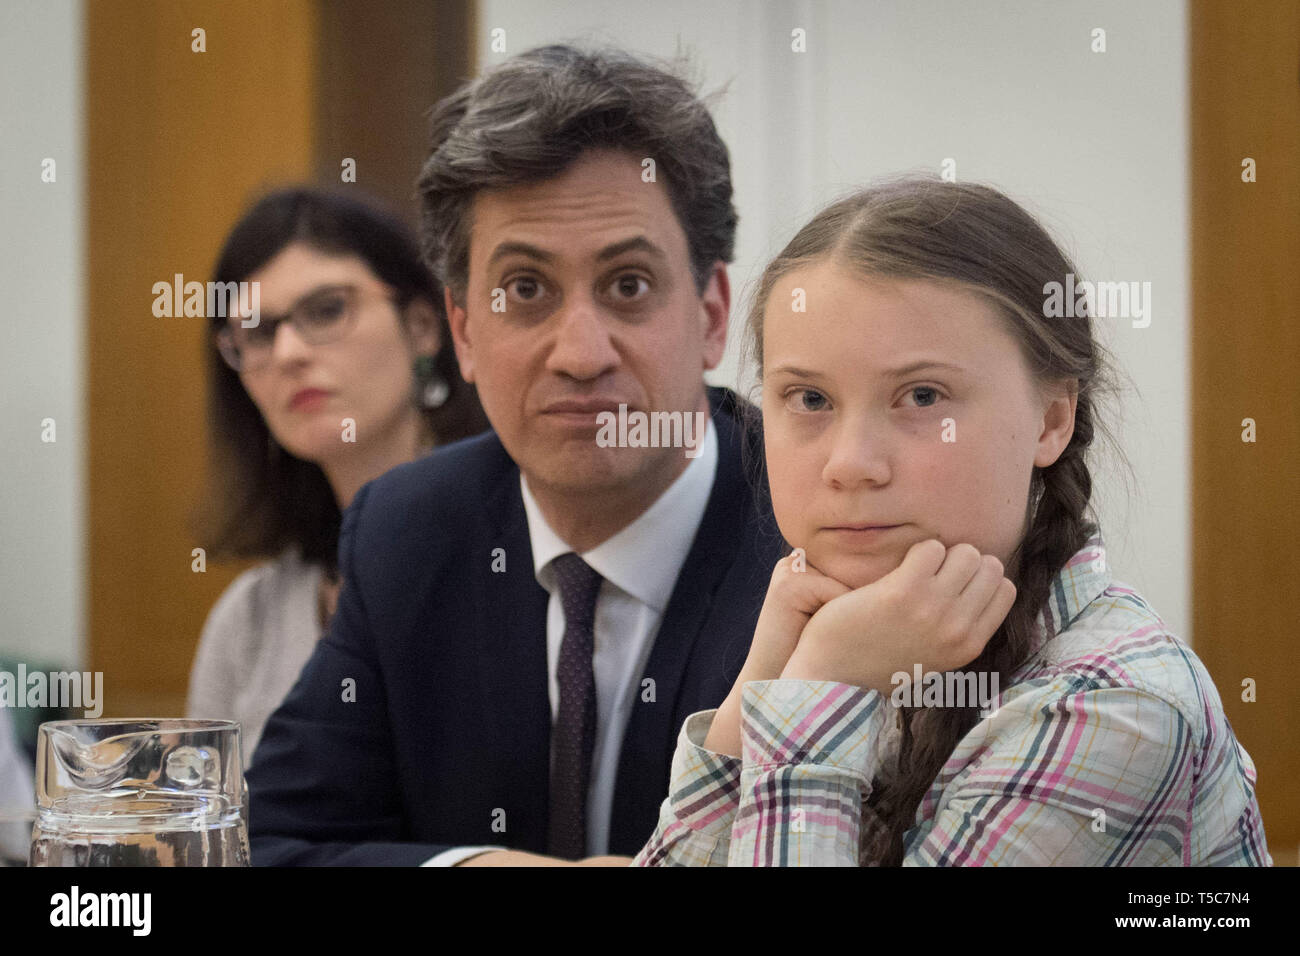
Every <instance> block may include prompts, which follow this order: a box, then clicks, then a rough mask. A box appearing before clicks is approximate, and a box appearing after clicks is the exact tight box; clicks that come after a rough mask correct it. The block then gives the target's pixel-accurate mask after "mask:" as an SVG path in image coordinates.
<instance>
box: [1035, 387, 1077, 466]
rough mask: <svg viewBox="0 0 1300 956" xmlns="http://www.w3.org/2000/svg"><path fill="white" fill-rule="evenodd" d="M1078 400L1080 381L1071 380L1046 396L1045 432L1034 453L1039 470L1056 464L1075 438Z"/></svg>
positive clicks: (1039, 439)
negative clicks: (1075, 412)
mask: <svg viewBox="0 0 1300 956" xmlns="http://www.w3.org/2000/svg"><path fill="white" fill-rule="evenodd" d="M1078 400H1079V381H1078V379H1069V380H1068V381H1066V382H1064V383H1062V384H1060V385H1059V386H1057V388H1056V389H1055V390H1054V391H1052V392H1050V393H1049V394H1048V395H1047V396H1046V401H1047V404H1046V406H1045V407H1044V409H1043V430H1042V433H1041V434H1040V435H1039V436H1038V449H1037V451H1036V452H1035V453H1034V464H1035V465H1037V466H1038V467H1039V468H1046V467H1047V466H1048V465H1051V464H1054V463H1055V462H1056V459H1058V458H1060V457H1061V453H1062V452H1063V451H1065V449H1066V447H1067V446H1068V445H1069V444H1070V439H1071V438H1073V437H1074V410H1075V407H1076V406H1077V404H1078Z"/></svg>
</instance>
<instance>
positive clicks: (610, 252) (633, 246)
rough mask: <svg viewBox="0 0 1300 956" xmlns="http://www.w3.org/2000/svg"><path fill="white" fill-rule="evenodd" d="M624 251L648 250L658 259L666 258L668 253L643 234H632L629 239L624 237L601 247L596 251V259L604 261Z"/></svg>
mask: <svg viewBox="0 0 1300 956" xmlns="http://www.w3.org/2000/svg"><path fill="white" fill-rule="evenodd" d="M625 252H648V253H649V254H650V255H652V256H657V257H658V258H660V259H667V258H668V254H667V253H666V252H664V251H663V250H662V249H660V248H659V247H658V246H656V245H655V244H654V243H653V242H651V241H650V240H649V239H647V238H646V237H645V236H633V237H632V238H631V239H624V240H622V241H621V242H614V243H611V244H610V245H608V246H606V247H605V248H604V249H601V250H600V252H598V253H596V261H597V262H604V261H605V260H607V259H613V258H615V257H616V256H621V255H622V254H623V253H625Z"/></svg>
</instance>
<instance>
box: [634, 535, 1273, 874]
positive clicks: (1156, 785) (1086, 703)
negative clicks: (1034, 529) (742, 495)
mask: <svg viewBox="0 0 1300 956" xmlns="http://www.w3.org/2000/svg"><path fill="white" fill-rule="evenodd" d="M1006 684H1007V685H1008V686H1006V687H1005V689H1004V690H1003V691H1002V693H1001V694H999V696H998V698H997V701H996V704H995V707H994V708H993V709H992V710H991V711H990V712H988V714H987V716H985V717H983V718H982V719H981V720H980V721H979V723H978V724H976V725H975V726H974V727H973V728H972V729H971V730H970V732H969V733H967V734H966V736H965V737H963V738H962V739H961V741H960V742H959V743H958V744H957V747H956V749H955V750H954V751H953V753H952V756H951V757H950V758H949V759H948V761H947V762H946V763H945V765H944V767H943V769H942V771H941V772H940V774H939V776H938V777H937V778H936V779H935V781H934V783H933V784H932V785H931V787H930V790H929V792H928V793H927V794H926V796H925V797H924V798H923V799H922V801H921V804H920V806H919V807H918V808H917V813H916V819H915V821H914V823H913V826H912V827H911V828H910V829H909V830H908V832H907V834H906V836H905V839H904V847H905V855H904V860H903V865H904V866H1016V865H1018V866H1046V865H1066V866H1159V865H1168V866H1270V865H1272V858H1271V857H1270V856H1269V854H1268V849H1267V847H1266V845H1265V840H1264V827H1263V823H1262V822H1261V820H1260V815H1259V804H1258V802H1257V800H1256V798H1255V779H1256V775H1255V765H1254V763H1253V762H1252V761H1251V759H1250V755H1249V754H1247V753H1246V750H1245V748H1243V747H1242V746H1241V744H1240V743H1239V742H1238V741H1237V738H1236V737H1235V736H1234V735H1233V732H1232V728H1231V727H1230V726H1229V724H1228V721H1227V718H1226V717H1225V716H1224V713H1223V705H1222V703H1221V701H1220V699H1219V695H1218V692H1217V691H1216V689H1215V686H1214V682H1213V681H1212V680H1211V679H1210V675H1209V674H1208V672H1207V671H1206V670H1205V667H1204V665H1203V664H1202V663H1201V661H1200V660H1199V659H1198V658H1197V657H1196V655H1195V654H1194V653H1192V650H1191V648H1189V647H1188V646H1187V645H1186V644H1184V643H1183V642H1182V641H1181V640H1180V639H1179V638H1178V637H1176V636H1174V635H1173V634H1171V633H1170V632H1169V631H1168V629H1167V628H1166V627H1165V625H1164V622H1163V621H1161V619H1160V618H1159V616H1158V615H1157V614H1156V613H1155V612H1154V611H1153V610H1152V609H1151V608H1150V607H1149V606H1148V604H1147V603H1146V601H1145V600H1143V599H1142V597H1141V596H1140V595H1139V594H1137V592H1136V591H1134V590H1133V589H1132V588H1129V587H1127V586H1125V585H1123V584H1119V583H1117V582H1114V581H1112V580H1111V578H1110V575H1109V573H1108V571H1107V566H1106V559H1105V549H1104V547H1103V544H1102V540H1101V538H1100V536H1099V535H1098V536H1094V537H1093V538H1092V539H1091V540H1090V541H1089V542H1088V543H1087V545H1085V547H1084V548H1082V549H1081V550H1080V551H1079V552H1078V553H1077V554H1076V555H1074V557H1072V558H1071V559H1070V561H1069V562H1068V563H1067V564H1066V566H1065V568H1063V569H1062V571H1061V573H1060V574H1059V575H1058V576H1057V578H1056V580H1055V582H1054V585H1053V588H1052V594H1051V598H1050V600H1049V602H1048V606H1047V607H1046V608H1045V609H1044V612H1043V616H1042V631H1041V640H1040V643H1039V645H1038V647H1037V648H1036V649H1035V652H1034V653H1033V655H1032V656H1031V658H1030V660H1029V662H1028V663H1027V664H1026V665H1025V666H1024V667H1022V668H1020V670H1018V671H1017V672H1016V674H1015V675H1013V679H1012V680H1009V681H1007V682H1006ZM713 713H714V712H713V711H702V712H700V713H697V714H693V715H691V716H690V717H689V718H688V719H687V720H686V723H685V724H684V725H683V727H682V731H681V734H680V736H679V738H678V745H677V751H676V753H675V754H674V756H673V764H672V776H671V782H670V790H669V796H668V798H667V799H666V800H665V801H664V803H663V807H662V809H661V811H660V816H659V824H658V826H657V828H656V830H655V832H654V835H653V836H652V837H651V838H650V841H649V842H648V843H647V844H646V845H645V847H644V848H643V849H642V850H641V852H640V853H639V854H638V855H637V857H636V865H638V866H808V865H814V866H816V865H836V866H856V865H858V864H859V863H860V860H859V844H860V834H861V831H862V825H863V815H864V813H870V812H871V811H870V809H868V808H866V806H865V803H866V798H867V796H868V795H869V794H870V792H871V784H872V780H873V778H874V777H875V776H876V775H877V773H878V772H880V770H881V769H882V766H883V765H884V762H885V761H886V760H887V759H889V757H890V755H891V754H892V753H893V748H894V747H895V746H896V740H897V728H896V721H895V720H894V719H893V718H894V716H895V715H894V711H893V706H892V704H891V703H890V701H888V700H886V699H885V698H883V697H882V696H881V695H880V694H879V693H878V692H876V691H866V690H862V689H861V688H858V687H852V686H849V685H847V684H841V683H836V682H832V681H797V680H773V681H755V682H752V683H750V684H747V685H746V686H745V688H744V697H743V702H742V739H743V742H744V744H743V753H742V756H741V757H740V758H736V757H731V756H727V755H722V754H716V753H711V752H710V751H707V750H705V749H704V748H703V747H702V746H701V745H702V743H703V741H704V740H705V738H706V737H707V735H708V731H709V724H710V722H711V720H712V718H713Z"/></svg>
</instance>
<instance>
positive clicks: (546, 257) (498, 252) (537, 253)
mask: <svg viewBox="0 0 1300 956" xmlns="http://www.w3.org/2000/svg"><path fill="white" fill-rule="evenodd" d="M513 255H520V256H528V257H529V258H530V259H539V260H541V261H542V262H548V263H549V262H552V261H554V259H555V256H553V255H551V254H550V253H549V252H547V251H546V250H545V249H542V248H539V247H538V246H534V245H532V244H531V243H528V242H509V241H507V242H503V243H500V244H499V245H498V246H497V247H496V248H495V249H493V250H492V255H491V256H489V257H488V261H487V264H488V265H492V263H494V262H496V261H497V260H498V259H504V258H505V257H506V256H513Z"/></svg>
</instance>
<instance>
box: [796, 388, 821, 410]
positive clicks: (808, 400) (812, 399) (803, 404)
mask: <svg viewBox="0 0 1300 956" xmlns="http://www.w3.org/2000/svg"><path fill="white" fill-rule="evenodd" d="M829 404H830V403H829V402H828V401H827V400H826V396H825V395H823V394H822V393H821V392H818V391H816V390H814V389H811V388H797V389H795V390H794V391H791V392H788V393H787V394H786V396H785V407H786V408H788V409H789V410H790V411H792V412H820V411H823V410H824V409H825V408H827V406H828V405H829Z"/></svg>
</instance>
